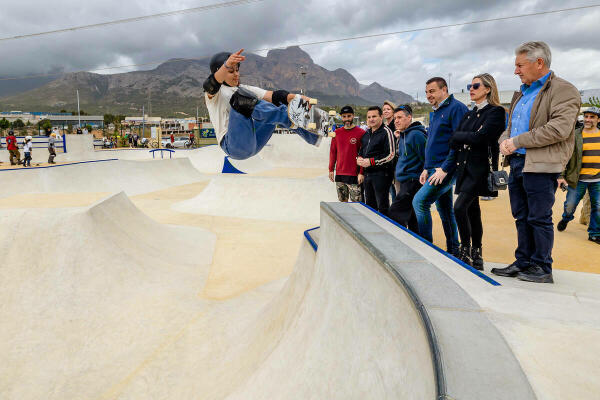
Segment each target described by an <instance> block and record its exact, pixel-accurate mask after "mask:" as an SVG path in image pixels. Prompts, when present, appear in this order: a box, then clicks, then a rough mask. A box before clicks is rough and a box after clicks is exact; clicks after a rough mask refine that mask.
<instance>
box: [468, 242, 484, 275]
mask: <svg viewBox="0 0 600 400" xmlns="http://www.w3.org/2000/svg"><path fill="white" fill-rule="evenodd" d="M471 259H472V260H473V268H475V269H476V270H478V271H483V258H482V257H481V247H473V248H472V249H471Z"/></svg>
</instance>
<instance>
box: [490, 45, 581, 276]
mask: <svg viewBox="0 0 600 400" xmlns="http://www.w3.org/2000/svg"><path fill="white" fill-rule="evenodd" d="M515 56H516V57H515V74H516V75H518V76H519V77H520V78H521V82H522V83H523V85H521V91H520V93H518V95H517V96H515V97H513V101H512V104H511V107H510V110H511V113H510V116H509V118H508V121H509V124H508V128H507V129H506V130H505V131H504V133H503V134H502V136H501V137H500V141H499V142H500V152H501V153H502V154H504V155H505V156H507V157H508V163H509V164H510V177H509V181H508V193H509V196H510V207H511V210H512V215H513V217H514V219H515V225H516V227H517V243H518V244H517V249H516V250H515V261H514V262H513V263H512V264H510V265H509V266H508V267H506V268H492V273H493V274H496V275H501V276H509V277H515V276H516V277H517V278H518V279H520V280H524V281H529V282H537V283H553V282H554V280H553V277H552V247H553V246H554V224H553V222H552V206H554V201H555V192H556V188H557V187H558V176H559V174H560V173H561V172H563V171H564V169H565V165H566V164H567V162H568V161H569V158H570V157H571V156H572V155H573V147H574V143H575V140H574V130H575V121H577V114H578V113H579V107H580V106H581V95H580V94H579V91H578V90H577V88H576V87H575V86H573V85H571V84H570V83H569V82H567V81H565V80H564V79H561V78H559V77H558V76H556V75H554V73H553V72H552V71H550V62H551V59H552V54H551V52H550V47H549V46H548V45H547V44H546V43H544V42H527V43H523V44H522V45H521V46H519V47H517V49H516V50H515Z"/></svg>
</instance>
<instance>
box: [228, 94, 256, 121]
mask: <svg viewBox="0 0 600 400" xmlns="http://www.w3.org/2000/svg"><path fill="white" fill-rule="evenodd" d="M258 102H259V99H258V97H256V95H255V94H254V93H252V92H250V91H249V90H246V89H244V88H239V89H238V90H237V91H236V92H235V93H234V94H233V96H231V100H229V104H231V108H233V109H234V110H235V111H237V112H239V113H240V114H242V115H243V116H244V117H246V118H250V117H251V116H252V111H254V107H255V106H256V105H257V104H258Z"/></svg>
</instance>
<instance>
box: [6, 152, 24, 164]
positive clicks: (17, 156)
mask: <svg viewBox="0 0 600 400" xmlns="http://www.w3.org/2000/svg"><path fill="white" fill-rule="evenodd" d="M8 153H9V154H10V157H9V158H10V165H17V164H21V153H19V150H9V151H8Z"/></svg>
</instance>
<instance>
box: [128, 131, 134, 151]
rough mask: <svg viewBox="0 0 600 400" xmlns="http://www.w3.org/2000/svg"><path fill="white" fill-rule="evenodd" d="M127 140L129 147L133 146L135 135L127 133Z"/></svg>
mask: <svg viewBox="0 0 600 400" xmlns="http://www.w3.org/2000/svg"><path fill="white" fill-rule="evenodd" d="M127 141H128V142H129V148H130V149H131V148H133V135H132V134H131V133H128V134H127Z"/></svg>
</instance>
